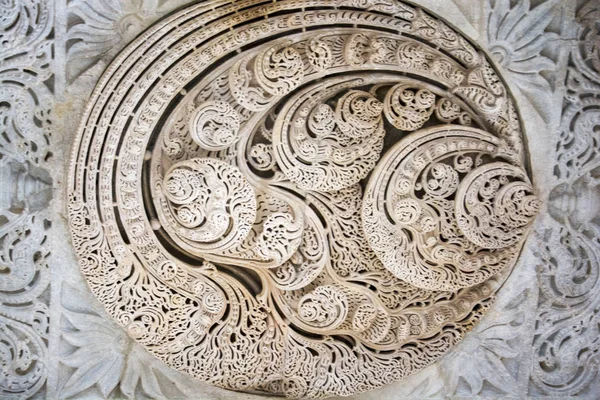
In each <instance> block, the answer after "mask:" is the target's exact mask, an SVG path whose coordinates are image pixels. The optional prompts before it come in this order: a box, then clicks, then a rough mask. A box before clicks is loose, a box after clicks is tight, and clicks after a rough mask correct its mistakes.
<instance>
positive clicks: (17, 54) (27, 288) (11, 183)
mask: <svg viewBox="0 0 600 400" xmlns="http://www.w3.org/2000/svg"><path fill="white" fill-rule="evenodd" d="M53 12H54V4H53V3H52V2H51V1H37V2H31V1H18V0H16V1H8V2H2V3H1V4H0V397H3V398H12V399H22V398H29V397H31V396H34V395H36V393H39V392H40V391H41V390H42V388H43V387H44V385H45V384H46V378H47V375H48V372H49V369H48V336H49V335H48V333H49V323H50V321H49V319H50V312H49V309H48V286H49V282H50V271H49V258H50V248H49V244H48V237H49V236H48V233H49V232H48V231H49V229H50V228H51V226H52V222H51V215H50V213H49V212H48V211H47V210H46V208H47V206H48V204H49V202H50V199H51V197H52V177H51V176H50V173H49V172H48V170H47V168H48V162H49V160H50V159H51V158H52V154H53V153H52V150H51V144H52V143H51V136H52V135H51V133H52V132H51V126H52V123H53V118H52V117H51V111H52V108H53V98H52V93H51V88H50V87H49V86H51V85H48V84H47V81H49V80H51V79H52V75H53V74H52V71H51V65H52V63H53V56H52V45H53V43H52V40H50V39H49V36H50V34H51V31H52V29H53V24H54V18H53Z"/></svg>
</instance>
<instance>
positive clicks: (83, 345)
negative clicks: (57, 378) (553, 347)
mask: <svg viewBox="0 0 600 400" xmlns="http://www.w3.org/2000/svg"><path fill="white" fill-rule="evenodd" d="M60 298H61V306H62V316H61V323H60V326H61V344H60V352H61V353H60V364H61V365H62V366H63V367H64V368H65V369H67V370H69V371H70V373H69V374H68V375H67V376H66V378H65V379H63V380H62V381H61V382H59V394H58V395H59V397H60V398H62V399H67V398H79V397H80V396H82V395H83V394H84V393H91V391H90V390H93V389H95V390H97V392H99V393H100V395H102V397H103V398H114V397H117V398H119V397H126V398H128V399H134V398H138V397H139V396H140V394H143V395H144V396H147V397H149V398H154V399H160V398H189V397H191V396H193V395H194V393H195V392H194V388H195V386H194V382H192V381H191V380H190V378H189V377H186V376H184V375H183V374H181V373H180V372H177V371H175V370H173V369H172V368H169V367H167V366H166V365H165V364H164V363H162V362H160V361H159V360H157V359H156V358H155V357H153V356H152V355H150V354H149V353H148V352H147V351H146V350H144V348H143V347H141V346H140V345H138V344H137V343H135V342H134V341H133V339H131V338H130V337H129V336H128V335H127V333H126V332H125V331H124V330H123V329H122V328H121V327H119V326H118V325H116V324H115V323H114V322H112V321H110V319H109V318H108V316H107V315H105V313H104V312H103V311H102V310H101V307H100V306H99V305H98V304H96V303H95V300H93V299H91V298H90V296H89V294H86V293H83V292H82V291H80V290H78V289H76V288H74V287H72V286H70V285H69V284H67V283H65V284H64V285H63V286H62V290H61V295H60Z"/></svg>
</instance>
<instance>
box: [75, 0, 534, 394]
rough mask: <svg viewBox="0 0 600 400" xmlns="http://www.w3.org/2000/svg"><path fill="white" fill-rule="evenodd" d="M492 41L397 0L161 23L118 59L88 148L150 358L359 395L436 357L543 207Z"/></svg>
mask: <svg viewBox="0 0 600 400" xmlns="http://www.w3.org/2000/svg"><path fill="white" fill-rule="evenodd" d="M263 17H267V18H263ZM436 31H440V32H443V37H444V39H443V40H441V39H440V36H439V35H436V34H434V33H432V32H436ZM390 32H398V34H393V33H390ZM481 54H482V53H480V52H478V51H477V49H475V48H474V47H472V46H471V45H470V44H469V43H468V42H467V41H466V40H465V39H464V38H462V37H461V36H460V34H458V33H456V32H454V31H453V30H452V29H451V28H450V27H448V26H446V25H445V24H444V23H443V22H441V21H440V20H438V19H436V18H434V17H432V16H430V15H428V14H426V13H425V12H424V11H423V10H420V9H417V8H414V7H413V6H409V5H406V4H403V3H400V2H394V1H389V2H377V1H348V0H338V1H334V2H331V1H321V0H308V1H306V2H303V6H302V7H299V6H298V4H297V2H295V1H285V0H284V1H278V2H276V3H268V4H263V3H260V2H258V1H255V0H248V1H244V2H231V3H230V2H226V1H224V2H222V4H221V6H220V7H214V5H211V6H205V5H202V4H197V5H193V6H191V7H189V8H187V9H186V10H182V11H180V12H178V13H176V14H173V15H171V16H169V17H168V18H166V19H164V20H162V21H160V22H158V23H157V24H156V25H155V26H154V27H152V28H150V29H149V30H148V31H146V32H145V33H144V34H143V35H142V36H140V37H139V38H138V39H137V40H135V41H134V42H133V43H132V44H131V45H130V46H129V47H127V48H126V49H125V50H124V51H123V52H122V54H121V55H119V56H118V57H117V59H116V60H115V61H114V63H113V64H112V65H111V66H110V67H108V69H107V72H106V74H105V75H104V77H103V78H102V80H101V81H100V82H99V84H98V86H97V88H96V90H95V92H94V94H93V96H92V100H91V101H90V105H89V106H88V109H87V111H86V115H85V118H84V119H83V122H82V125H81V128H80V131H79V134H78V137H77V142H76V144H75V150H74V153H73V163H72V169H71V174H70V204H69V213H70V225H71V230H72V235H73V243H74V245H75V248H76V250H77V253H78V255H79V260H80V266H81V270H82V272H83V273H84V275H85V276H86V278H87V280H88V283H89V285H90V287H91V289H92V291H93V292H94V293H95V295H96V296H97V297H98V298H99V299H100V300H101V301H102V302H103V303H104V305H105V307H106V309H107V311H108V312H109V313H110V314H111V315H112V316H113V317H114V319H115V320H116V321H117V322H119V323H120V324H121V325H122V326H124V327H125V329H126V330H127V332H128V334H129V335H130V336H131V337H132V338H134V339H135V340H136V341H138V342H139V343H140V344H142V345H143V346H145V347H146V348H147V349H148V350H149V351H150V353H152V354H153V355H154V356H156V357H157V358H159V359H161V360H162V361H164V362H165V363H166V364H168V365H170V366H171V367H173V368H176V369H178V370H181V371H184V372H186V373H188V374H190V375H192V376H194V377H197V378H198V379H201V380H204V381H207V382H210V383H212V384H215V385H218V386H222V387H226V388H231V389H236V390H248V391H259V392H270V393H275V394H283V395H286V396H289V397H302V396H306V397H327V396H331V395H350V394H353V393H358V392H362V391H365V390H368V389H372V388H376V387H380V386H382V385H384V384H387V383H389V382H392V381H394V380H398V379H400V378H402V377H404V376H407V375H409V374H412V373H414V372H416V371H418V370H420V369H422V368H424V367H425V366H427V365H429V364H431V363H433V362H434V361H435V360H437V359H438V358H439V357H440V356H441V355H442V354H444V352H446V351H447V350H448V349H449V348H450V347H451V346H452V345H453V344H455V343H456V342H457V341H459V340H460V339H461V338H462V337H463V335H464V334H465V333H466V332H467V331H469V330H470V329H471V328H472V327H473V325H474V324H475V323H476V322H477V321H478V320H479V319H480V317H481V316H482V314H483V313H484V312H485V310H486V309H487V308H488V307H489V304H490V303H491V301H492V297H493V294H494V292H495V291H496V290H497V289H498V287H499V286H500V285H501V283H502V282H503V280H504V279H505V277H506V276H507V274H508V273H509V272H510V269H511V267H512V265H514V263H515V261H516V259H517V257H518V254H519V252H520V248H521V246H522V244H523V241H524V239H525V237H526V235H527V233H528V229H529V226H530V225H531V222H532V220H533V218H534V217H535V215H536V213H537V210H538V207H539V204H538V201H537V199H536V197H535V194H534V189H533V188H532V183H531V180H530V178H529V176H528V172H527V170H526V168H525V167H524V165H525V160H526V151H525V149H524V147H523V144H522V139H521V136H522V135H521V127H520V124H519V121H518V119H517V117H516V112H515V106H514V103H513V100H512V99H511V97H510V96H509V95H508V93H509V91H508V90H507V88H506V87H505V86H504V84H503V83H502V81H501V80H500V79H499V77H498V75H497V73H496V71H495V70H494V68H493V66H492V65H491V63H490V61H489V60H487V59H486V58H484V57H483V56H482V55H481ZM374 71H376V72H374Z"/></svg>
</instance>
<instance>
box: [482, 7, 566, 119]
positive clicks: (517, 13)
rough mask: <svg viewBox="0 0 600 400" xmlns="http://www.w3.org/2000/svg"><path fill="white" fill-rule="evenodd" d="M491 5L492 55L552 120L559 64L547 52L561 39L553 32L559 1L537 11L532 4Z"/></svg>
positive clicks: (544, 114)
mask: <svg viewBox="0 0 600 400" xmlns="http://www.w3.org/2000/svg"><path fill="white" fill-rule="evenodd" d="M490 3H491V4H490V9H491V10H490V14H489V16H488V26H487V30H488V46H489V49H490V52H491V53H492V55H493V57H494V59H495V61H496V62H498V64H500V65H501V66H502V67H504V68H505V69H506V70H507V71H508V72H509V74H510V77H511V79H513V80H514V82H515V84H516V85H517V86H518V87H520V88H521V90H522V92H523V94H524V95H525V96H527V98H528V99H529V100H530V101H532V102H533V104H534V105H535V107H536V109H537V110H538V111H539V112H540V113H541V114H542V115H543V116H544V117H545V118H548V114H547V110H550V109H551V108H550V107H551V100H552V93H553V92H554V89H555V87H554V86H555V85H554V79H555V77H554V75H553V74H554V71H555V69H556V63H555V61H554V60H553V59H551V58H549V57H547V56H544V55H543V52H544V50H545V49H548V48H549V47H550V46H552V45H554V44H555V43H556V42H557V40H558V38H559V35H558V34H556V33H554V32H551V31H549V29H550V28H549V26H550V23H551V22H552V19H553V18H555V16H556V12H557V10H558V9H559V7H558V5H559V0H546V1H544V2H542V3H541V4H540V5H538V6H536V7H534V8H531V6H530V1H529V0H519V1H518V2H517V3H514V2H511V1H510V0H494V1H493V2H492V1H490Z"/></svg>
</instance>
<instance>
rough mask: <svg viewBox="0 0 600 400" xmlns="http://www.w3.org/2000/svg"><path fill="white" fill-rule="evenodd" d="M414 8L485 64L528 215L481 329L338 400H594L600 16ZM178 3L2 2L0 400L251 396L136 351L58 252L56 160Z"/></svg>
mask: <svg viewBox="0 0 600 400" xmlns="http://www.w3.org/2000/svg"><path fill="white" fill-rule="evenodd" d="M414 3H416V4H418V5H422V6H423V7H425V8H428V9H429V10H431V11H432V12H433V13H436V14H437V15H440V16H442V17H443V18H445V19H446V20H447V21H448V22H449V23H451V24H453V25H454V26H455V27H457V28H458V29H459V30H461V31H462V32H463V33H464V34H465V35H466V36H468V37H470V38H471V39H472V40H473V41H474V42H476V43H477V44H479V45H480V46H481V47H482V48H483V49H486V51H487V52H488V54H490V55H491V56H492V57H493V58H494V59H495V60H496V61H497V63H498V65H499V69H500V71H501V72H502V74H503V77H504V79H505V80H506V82H507V83H508V86H509V87H510V88H511V90H512V92H513V95H514V97H515V99H516V100H517V106H518V109H519V112H520V114H521V119H522V121H523V123H524V128H525V136H526V140H527V144H528V147H529V153H530V160H531V168H532V171H533V180H534V186H535V189H536V191H537V194H538V196H539V197H540V198H541V200H542V202H543V206H542V211H541V213H540V215H539V216H538V218H537V219H536V222H535V225H534V228H533V232H532V234H531V235H530V236H529V238H528V240H527V243H526V245H525V248H524V250H523V252H522V254H521V257H520V260H519V263H518V265H517V266H516V267H515V269H514V271H513V273H512V274H511V276H510V278H509V279H508V281H507V282H506V283H505V284H504V286H503V287H502V289H501V290H500V291H499V294H498V300H497V302H496V304H495V305H494V306H493V308H492V309H491V310H490V312H488V314H487V315H486V316H485V317H484V319H483V320H482V321H481V323H479V324H478V325H477V326H476V327H475V329H474V330H473V331H472V332H470V333H468V334H467V336H466V338H465V339H464V340H463V341H462V342H461V343H460V344H459V345H457V346H456V347H455V348H454V349H452V350H451V351H450V352H449V353H448V354H446V355H445V356H444V357H443V358H442V359H441V360H440V361H439V362H437V363H435V364H434V365H432V366H430V367H428V368H426V369H425V370H423V371H421V372H420V373H418V374H416V375H414V376H411V377H409V378H407V379H404V380H402V381H400V382H397V383H395V384H392V385H389V386H387V387H385V388H383V389H379V390H376V391H372V392H368V393H365V394H362V395H357V396H355V397H353V398H356V399H370V398H380V399H409V398H410V399H412V398H414V399H422V398H448V397H451V398H459V399H463V398H465V399H466V398H481V399H486V398H490V399H491V398H518V399H522V398H548V399H550V398H584V399H595V398H598V396H599V393H600V376H599V375H598V363H599V361H600V355H599V354H598V352H599V351H600V342H599V339H598V337H599V336H600V332H599V324H600V315H598V314H599V309H600V283H599V282H598V278H599V274H600V260H599V257H600V242H599V237H600V218H599V210H600V187H599V184H600V180H599V179H600V156H599V155H598V152H599V148H600V137H599V135H600V133H599V132H600V111H599V110H600V50H599V49H600V34H599V33H598V29H599V25H600V22H599V20H600V4H599V3H598V2H597V1H595V0H589V1H587V2H584V1H570V0H563V1H559V0H545V1H544V0H531V1H529V0H517V1H508V0H495V1H494V0H481V1H467V0H452V1H450V0H448V1H441V0H438V1H434V0H420V1H414ZM185 4H187V2H186V1H175V0H168V1H160V0H132V1H122V2H121V1H118V0H108V1H106V0H87V1H83V0H73V1H67V0H38V1H33V2H30V1H25V0H12V1H6V2H3V3H0V37H1V38H2V40H1V41H0V60H1V61H0V115H2V118H1V119H0V188H1V192H0V224H1V225H0V238H2V239H1V241H0V254H1V258H0V366H1V367H2V369H1V370H0V398H2V397H5V398H21V397H22V398H29V397H37V398H49V399H57V398H61V399H62V398H69V397H70V398H124V397H128V398H193V399H245V398H248V399H250V398H259V396H252V395H248V394H243V393H236V392H231V391H226V390H222V389H218V388H214V387H211V386H209V385H206V384H203V383H200V382H197V381H194V380H192V379H191V378H189V377H187V376H185V375H183V374H181V373H178V372H176V371H174V370H171V369H169V368H168V367H167V366H165V365H163V364H161V363H160V362H159V361H157V360H155V359H154V358H153V357H152V356H150V355H149V354H148V353H147V352H146V351H145V350H144V349H143V348H142V347H141V346H139V345H138V344H136V343H134V342H133V341H132V340H131V339H130V338H129V337H128V336H127V335H126V333H125V331H123V330H122V329H121V328H119V327H118V326H117V325H116V324H115V323H114V322H113V321H111V320H110V318H109V317H108V316H107V315H106V314H105V313H104V311H103V310H102V307H101V306H100V304H99V303H98V302H97V301H96V300H95V299H94V297H93V296H92V294H91V293H90V291H89V289H88V288H87V286H86V283H85V281H84V279H83V277H82V275H81V273H80V271H79V269H78V266H77V261H76V259H75V254H74V251H73V248H72V246H71V243H70V239H69V226H68V221H67V217H66V215H67V212H66V204H67V197H66V196H67V193H66V174H67V170H68V163H67V160H68V155H69V153H70V151H71V145H72V143H73V138H74V135H75V133H76V126H77V125H78V123H79V119H80V117H81V115H82V111H83V108H84V106H85V103H86V101H87V99H88V98H89V96H90V94H91V91H92V90H93V88H94V85H95V83H96V82H97V81H98V79H99V77H100V76H101V74H102V71H103V70H104V69H105V67H106V66H107V65H108V63H109V62H110V60H111V59H113V58H114V57H115V55H116V54H117V53H118V51H119V50H120V49H121V48H123V47H124V46H125V45H126V44H127V43H128V42H129V41H131V40H132V39H133V38H135V37H136V36H137V34H139V33H140V32H142V31H143V30H144V29H145V28H146V27H148V26H149V25H150V24H151V23H152V22H154V21H156V20H157V19H159V18H160V17H161V16H163V15H166V14H168V13H169V12H171V11H172V10H175V9H176V8H178V7H181V6H183V5H185ZM25 88H29V89H27V90H26V89H25ZM23 370H24V371H25V372H23Z"/></svg>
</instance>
